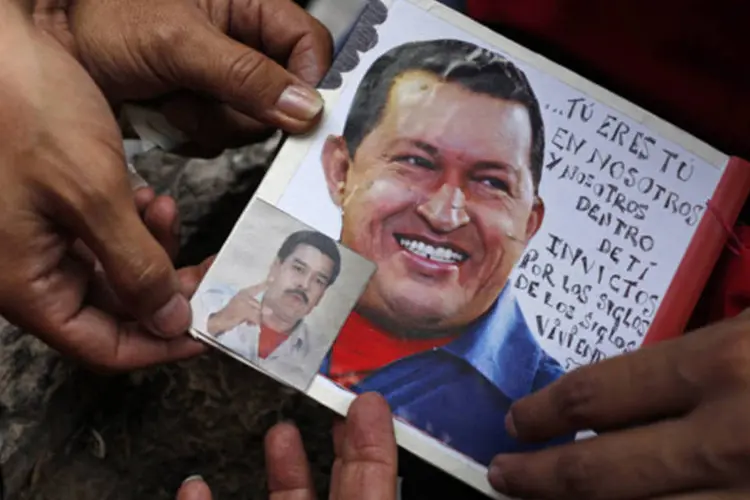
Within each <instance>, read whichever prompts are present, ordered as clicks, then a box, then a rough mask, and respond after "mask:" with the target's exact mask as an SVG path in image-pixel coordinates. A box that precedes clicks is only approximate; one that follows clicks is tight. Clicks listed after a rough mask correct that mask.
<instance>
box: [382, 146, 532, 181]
mask: <svg viewBox="0 0 750 500" xmlns="http://www.w3.org/2000/svg"><path fill="white" fill-rule="evenodd" d="M404 144H406V145H408V146H413V147H416V148H417V149H421V150H422V151H424V152H425V153H427V154H429V155H430V156H433V157H435V158H440V156H441V154H440V149H439V148H437V147H436V146H433V145H432V144H430V143H429V142H425V141H421V140H419V139H406V138H399V139H396V140H395V141H393V143H392V144H391V147H394V146H400V145H404ZM471 169H472V170H502V171H504V172H509V173H510V174H512V175H513V176H514V177H516V178H518V177H519V174H520V172H521V169H522V167H519V166H517V165H514V164H512V163H505V162H502V161H493V160H478V161H476V162H474V163H472V167H471Z"/></svg>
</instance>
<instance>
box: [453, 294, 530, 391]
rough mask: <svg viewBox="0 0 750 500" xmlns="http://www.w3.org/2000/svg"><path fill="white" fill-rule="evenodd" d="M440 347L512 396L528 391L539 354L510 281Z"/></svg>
mask: <svg viewBox="0 0 750 500" xmlns="http://www.w3.org/2000/svg"><path fill="white" fill-rule="evenodd" d="M443 349H444V350H445V351H447V352H449V353H451V354H453V355H454V356H457V357H459V358H461V359H463V360H465V361H466V362H467V363H469V364H470V365H471V366H473V367H474V368H475V369H476V370H477V371H478V372H479V373H481V374H482V375H483V376H484V377H485V378H486V379H487V380H489V381H490V382H492V384H493V385H495V386H496V387H497V388H498V389H500V390H501V391H502V392H503V393H504V394H505V395H506V396H508V397H509V398H511V399H519V398H521V397H523V396H525V395H527V394H529V393H530V392H531V390H532V387H533V385H534V378H535V377H536V373H537V370H538V367H539V363H540V361H541V358H542V350H541V347H540V346H539V344H538V343H537V341H536V339H535V338H534V336H533V335H532V333H531V330H530V329H529V327H528V325H527V324H526V319H525V318H524V316H523V313H522V312H521V308H520V307H519V306H518V302H517V300H516V298H515V296H514V295H513V293H512V290H511V285H510V282H508V283H507V284H506V285H505V288H503V291H502V292H500V295H499V296H498V298H497V300H496V301H495V303H494V304H493V306H492V307H491V308H490V310H489V311H487V313H485V314H484V316H482V317H481V318H479V319H477V320H476V321H475V322H474V324H473V325H471V326H470V327H469V330H468V331H467V332H466V333H464V334H463V335H461V336H460V337H459V338H458V339H456V340H454V341H453V342H451V343H450V344H448V345H446V346H445V347H443Z"/></svg>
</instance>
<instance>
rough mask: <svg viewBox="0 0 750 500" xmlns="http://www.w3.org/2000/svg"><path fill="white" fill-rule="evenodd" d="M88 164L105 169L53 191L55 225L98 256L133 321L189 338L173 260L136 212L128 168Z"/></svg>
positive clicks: (184, 303) (188, 317) (102, 162)
mask: <svg viewBox="0 0 750 500" xmlns="http://www.w3.org/2000/svg"><path fill="white" fill-rule="evenodd" d="M88 161H92V162H97V161H98V162H99V164H100V165H101V168H98V169H93V170H92V172H93V173H89V175H88V176H77V177H76V178H75V179H72V178H71V179H70V180H69V182H67V183H65V182H58V183H57V185H55V186H49V191H48V194H49V199H50V200H52V202H53V204H52V206H51V207H50V212H52V214H54V215H53V217H54V220H56V221H57V222H58V223H60V224H62V225H63V226H64V227H66V228H67V229H69V230H70V231H71V232H72V233H73V234H76V235H79V236H80V238H81V239H82V240H83V241H84V243H85V244H86V246H88V247H89V249H91V251H92V252H93V253H94V254H95V255H96V256H97V259H98V260H99V262H101V264H102V267H103V268H104V270H105V272H106V273H107V276H108V278H109V281H110V283H111V285H112V288H113V289H114V290H115V292H116V293H117V295H118V297H119V298H120V299H121V300H122V302H123V304H124V305H125V306H126V308H127V310H128V311H129V312H130V313H131V314H132V315H133V317H135V318H137V319H139V320H140V321H141V322H142V323H143V324H144V325H147V327H148V328H149V329H150V330H151V331H152V332H153V333H155V334H158V335H161V336H164V337H174V336H176V335H180V334H182V333H184V332H185V331H186V329H187V327H188V326H189V324H190V320H191V311H190V306H189V304H188V303H187V300H186V299H185V297H184V296H182V295H181V294H180V293H179V282H178V279H177V274H176V271H175V269H174V267H173V265H172V262H171V260H170V258H169V255H168V254H167V253H166V251H165V250H164V248H162V247H161V245H160V244H159V242H158V241H156V239H155V238H154V237H153V236H152V235H151V234H150V232H149V230H148V228H147V227H146V226H145V224H144V223H143V221H142V220H141V218H140V216H139V214H138V211H137V210H136V206H135V203H134V202H133V193H132V191H131V189H130V186H129V184H128V180H127V177H126V175H125V169H124V167H123V168H120V167H119V166H117V165H116V164H117V163H118V161H112V160H111V159H110V161H109V162H107V161H106V160H102V159H101V158H90V159H88ZM108 165H110V168H107V166H108Z"/></svg>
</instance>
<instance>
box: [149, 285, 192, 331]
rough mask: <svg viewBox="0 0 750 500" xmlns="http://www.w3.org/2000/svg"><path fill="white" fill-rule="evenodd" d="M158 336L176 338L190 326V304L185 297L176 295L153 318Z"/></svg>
mask: <svg viewBox="0 0 750 500" xmlns="http://www.w3.org/2000/svg"><path fill="white" fill-rule="evenodd" d="M151 322H152V324H153V327H154V328H155V329H156V332H155V333H157V334H159V335H163V336H165V337H174V336H177V335H180V334H182V333H184V332H185V331H186V330H187V328H188V327H189V326H190V325H189V322H190V304H188V301H187V299H186V298H185V296H184V295H182V294H179V293H176V294H174V295H173V296H172V298H171V299H169V302H167V303H166V304H164V305H163V306H162V308H161V309H159V310H158V311H156V313H154V315H153V316H152V317H151Z"/></svg>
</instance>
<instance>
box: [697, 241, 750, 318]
mask: <svg viewBox="0 0 750 500" xmlns="http://www.w3.org/2000/svg"><path fill="white" fill-rule="evenodd" d="M735 235H736V237H737V239H736V240H735V242H734V243H729V244H728V246H727V248H726V250H725V251H724V254H723V255H722V256H721V259H720V260H719V262H718V263H717V264H716V268H715V269H714V272H713V274H712V275H711V279H710V280H709V282H708V284H707V285H706V289H705V290H704V292H703V295H702V297H701V300H700V303H699V304H698V307H696V309H695V314H694V315H693V318H692V321H691V327H692V328H698V327H700V326H703V325H706V324H708V323H712V322H714V321H718V320H720V319H723V318H731V317H733V316H736V315H738V314H739V313H741V312H742V311H743V310H745V309H747V308H750V226H739V227H737V228H736V229H735Z"/></svg>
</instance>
